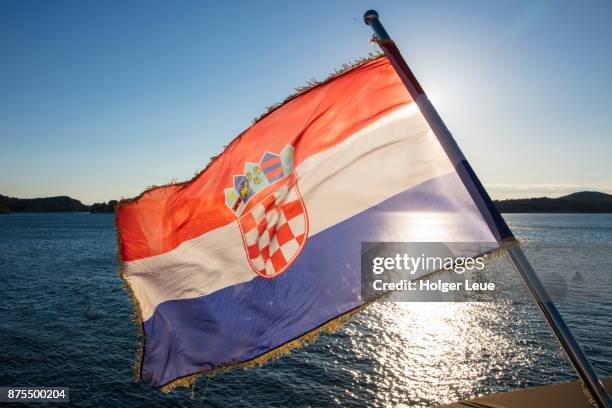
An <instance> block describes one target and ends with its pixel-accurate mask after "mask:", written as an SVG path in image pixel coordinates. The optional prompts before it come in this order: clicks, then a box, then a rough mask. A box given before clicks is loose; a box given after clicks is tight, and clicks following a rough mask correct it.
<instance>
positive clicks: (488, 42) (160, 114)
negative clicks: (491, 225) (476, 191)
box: [0, 0, 612, 203]
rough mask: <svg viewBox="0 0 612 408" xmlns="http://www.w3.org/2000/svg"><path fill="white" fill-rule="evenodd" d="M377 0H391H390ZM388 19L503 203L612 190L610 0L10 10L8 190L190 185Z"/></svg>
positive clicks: (5, 10)
mask: <svg viewBox="0 0 612 408" xmlns="http://www.w3.org/2000/svg"><path fill="white" fill-rule="evenodd" d="M378 3H379V4H378ZM372 7H375V8H376V9H378V11H379V13H380V15H381V20H382V22H383V23H384V24H385V26H386V28H387V30H388V31H389V33H390V34H391V36H392V37H393V38H394V39H395V41H396V43H397V44H398V46H399V48H400V50H401V51H402V53H403V54H404V57H405V58H406V59H407V61H408V63H409V65H411V67H412V68H413V71H414V72H415V73H416V75H417V77H418V78H419V80H420V81H421V83H422V85H423V87H424V88H425V90H426V91H427V92H428V94H429V95H430V98H431V99H432V101H433V103H434V104H435V105H436V107H437V108H438V110H439V112H440V114H441V116H442V118H443V119H444V120H445V122H446V124H447V126H448V127H449V129H450V130H451V131H452V133H453V134H454V136H455V138H456V139H457V141H458V142H459V145H460V146H461V147H462V149H463V151H464V153H465V154H466V156H467V157H468V159H469V160H470V162H471V163H472V166H473V167H474V169H475V170H476V172H477V174H478V175H479V177H480V178H481V180H482V181H483V183H484V184H485V186H486V187H487V189H488V190H489V192H490V193H491V195H492V196H494V197H497V198H504V197H524V196H533V195H549V196H559V195H562V194H565V193H568V192H572V191H576V190H584V189H597V190H600V191H607V192H612V180H611V178H610V176H611V175H612V158H611V154H612V138H611V137H610V136H611V132H612V80H611V79H610V73H612V24H610V16H611V15H612V3H611V2H605V1H601V2H597V1H592V2H584V3H583V2H578V1H576V2H561V1H552V2H547V1H530V2H523V1H512V2H491V1H469V2H459V1H457V2H451V1H442V2H439V1H428V2H407V1H402V2H393V1H385V2H373V1H368V2H366V1H350V2H349V1H338V2H323V1H322V2H316V1H308V2H246V1H244V2H212V1H209V2H204V1H176V2H170V1H130V2H125V1H114V0H109V1H74V2H72V1H8V0H3V1H2V2H0V55H1V58H0V143H1V144H0V146H1V147H0V174H2V178H0V194H5V195H11V196H17V197H36V196H52V195H70V196H73V197H75V198H78V199H81V200H82V201H84V202H86V203H92V202H94V201H106V200H109V199H113V198H120V197H132V196H135V195H137V194H138V193H139V192H140V191H141V190H143V189H144V188H146V187H148V186H150V185H153V184H163V183H166V182H168V181H170V180H172V179H178V180H183V179H188V178H190V177H191V176H192V175H193V174H194V173H195V172H196V171H197V170H199V169H201V168H203V167H204V166H205V165H206V163H207V162H208V160H209V158H210V157H211V156H213V155H215V154H218V153H219V152H220V151H221V150H222V148H223V146H224V145H225V144H226V143H227V142H228V141H230V140H231V139H233V138H234V136H236V135H237V134H238V133H240V132H241V131H242V130H244V129H245V128H247V127H248V126H249V125H250V123H251V120H252V119H253V118H254V117H256V116H258V115H259V114H260V113H262V112H263V111H264V109H265V107H266V106H268V105H270V104H272V103H275V102H277V101H280V100H282V99H283V98H284V97H285V96H287V95H289V94H291V93H292V92H293V89H294V88H295V87H297V86H300V85H303V84H305V83H306V82H307V81H308V80H309V79H310V78H318V79H322V78H325V76H326V75H327V74H328V73H329V72H331V71H333V69H334V68H336V67H339V66H340V65H341V64H343V63H345V62H348V61H351V60H353V59H356V58H358V57H361V56H365V55H367V54H368V53H369V52H370V51H373V50H374V46H372V45H369V44H368V38H369V36H370V35H371V31H370V29H369V28H368V27H366V26H365V25H364V24H363V22H362V15H363V12H364V11H365V10H367V9H368V8H372Z"/></svg>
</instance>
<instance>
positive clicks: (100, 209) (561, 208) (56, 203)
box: [0, 191, 612, 214]
mask: <svg viewBox="0 0 612 408" xmlns="http://www.w3.org/2000/svg"><path fill="white" fill-rule="evenodd" d="M494 203H495V205H496V206H497V208H498V209H499V211H500V212H502V213H612V195H610V194H606V193H599V192H596V191H582V192H578V193H573V194H569V195H566V196H563V197H559V198H548V197H539V198H521V199H514V200H501V201H500V200H496V201H494ZM116 206H117V200H110V201H108V202H106V203H94V204H92V205H86V204H83V203H82V202H81V201H79V200H77V199H74V198H72V197H68V196H58V197H45V198H14V197H7V196H4V195H1V194H0V214H9V213H12V212H13V213H20V212H90V213H114V212H115V207H116Z"/></svg>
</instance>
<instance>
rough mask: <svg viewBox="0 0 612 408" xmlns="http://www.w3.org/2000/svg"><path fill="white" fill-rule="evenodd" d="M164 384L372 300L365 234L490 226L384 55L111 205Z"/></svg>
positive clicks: (427, 233)
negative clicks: (179, 174)
mask: <svg viewBox="0 0 612 408" xmlns="http://www.w3.org/2000/svg"><path fill="white" fill-rule="evenodd" d="M116 223H117V229H118V237H119V246H120V252H121V275H122V277H123V278H124V280H125V281H126V283H127V285H128V287H129V288H130V290H131V292H132V294H133V297H134V301H135V304H136V305H137V313H138V316H139V319H141V321H142V328H143V331H144V349H143V353H142V356H141V361H140V367H139V373H140V376H141V377H142V379H143V380H144V381H145V382H147V383H148V384H150V385H152V386H155V387H163V386H165V387H166V388H171V387H172V386H174V385H185V384H187V383H188V382H189V381H191V380H192V379H193V378H194V375H198V374H200V373H206V372H211V371H213V370H215V369H219V368H224V367H231V366H237V365H241V364H242V365H244V364H250V363H256V362H260V361H263V359H265V358H267V357H269V356H274V355H276V354H278V353H280V352H283V351H285V350H287V349H288V348H290V347H293V346H294V345H298V344H300V342H301V341H303V340H304V339H307V338H310V337H312V336H313V335H314V334H316V333H317V332H318V331H319V330H321V329H329V328H333V327H335V326H336V325H337V323H338V322H339V321H340V320H342V319H343V318H346V317H348V316H350V315H351V314H352V313H354V312H355V311H356V310H358V309H359V307H361V306H362V305H363V303H364V300H363V299H361V295H360V245H361V242H411V241H413V242H424V241H431V242H491V243H494V244H496V242H497V240H496V238H495V234H494V233H493V232H492V231H491V229H490V227H489V226H487V223H486V221H485V219H484V218H483V215H482V213H481V210H479V209H478V207H477V206H476V205H475V204H474V202H473V201H472V199H471V197H470V194H469V193H468V192H467V191H466V188H465V187H464V185H463V183H462V182H461V179H460V177H459V176H458V174H457V172H456V170H455V168H454V167H453V164H452V163H451V162H450V161H449V160H448V158H447V156H446V154H445V153H444V150H443V149H442V147H441V146H440V144H439V142H438V140H437V139H436V137H435V135H434V134H433V132H432V131H431V129H430V128H429V126H428V124H427V122H426V121H425V119H424V118H423V116H422V114H421V113H420V111H419V109H418V108H417V107H416V105H415V103H414V102H413V101H412V100H411V98H410V96H409V94H408V92H407V91H406V89H405V88H404V86H403V84H402V82H401V80H400V79H399V77H398V76H397V74H396V73H395V71H394V69H393V67H392V65H391V63H390V62H389V60H388V59H387V58H385V57H377V58H375V59H372V60H368V61H366V62H363V63H361V64H358V65H357V66H356V67H354V68H352V69H349V70H347V71H346V72H343V73H341V74H339V75H336V76H334V77H333V78H331V79H330V80H328V81H326V82H323V83H321V84H317V85H315V86H313V87H311V88H310V89H308V90H305V91H303V92H301V93H300V94H299V95H297V96H295V97H293V98H291V99H289V100H288V101H286V102H285V103H283V104H282V105H281V106H279V107H277V108H275V109H273V110H271V111H270V112H269V113H268V114H266V115H265V116H264V117H263V118H261V119H260V120H259V121H257V122H256V123H255V124H254V125H253V126H252V127H250V128H249V129H247V130H246V131H245V132H243V133H242V134H241V135H240V136H239V137H238V138H236V139H235V140H234V141H233V142H232V143H231V144H230V145H229V146H228V147H227V148H226V149H225V151H224V152H223V153H221V155H219V156H218V157H216V158H215V160H213V161H212V162H211V163H210V165H209V166H208V167H207V168H206V169H205V170H204V171H202V172H201V173H200V174H198V175H197V176H196V177H195V178H193V179H192V180H190V181H189V182H186V183H182V184H175V185H168V186H164V187H158V188H154V189H151V190H148V191H146V192H144V193H143V194H141V195H140V196H139V197H137V198H136V199H132V200H125V201H123V202H121V203H120V205H119V207H118V209H117V221H116Z"/></svg>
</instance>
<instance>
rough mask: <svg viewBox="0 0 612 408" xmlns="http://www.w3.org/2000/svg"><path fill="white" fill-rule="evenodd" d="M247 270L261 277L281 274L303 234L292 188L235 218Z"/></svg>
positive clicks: (297, 200)
mask: <svg viewBox="0 0 612 408" xmlns="http://www.w3.org/2000/svg"><path fill="white" fill-rule="evenodd" d="M239 222H240V226H241V228H242V233H243V234H244V238H245V243H246V247H247V252H248V256H249V259H250V262H251V266H252V267H253V269H254V270H255V272H256V273H257V274H259V275H261V276H264V277H267V278H271V277H274V276H276V275H279V274H280V273H282V272H283V271H284V270H285V269H286V268H287V267H288V266H289V265H290V264H291V262H292V261H293V260H294V258H295V257H297V255H298V253H299V251H300V248H301V247H302V246H303V244H304V240H305V237H306V234H307V220H306V211H305V210H304V206H303V204H302V200H301V199H300V197H299V196H298V192H297V189H296V187H295V186H294V187H288V186H283V187H281V188H279V189H278V190H276V191H275V192H274V193H273V194H270V195H269V196H267V197H266V198H265V199H264V200H263V201H262V202H260V203H259V204H257V205H256V206H255V207H253V208H252V209H251V210H250V211H249V212H248V213H247V214H244V215H242V216H241V217H240V218H239Z"/></svg>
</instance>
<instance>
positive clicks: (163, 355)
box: [142, 173, 478, 387]
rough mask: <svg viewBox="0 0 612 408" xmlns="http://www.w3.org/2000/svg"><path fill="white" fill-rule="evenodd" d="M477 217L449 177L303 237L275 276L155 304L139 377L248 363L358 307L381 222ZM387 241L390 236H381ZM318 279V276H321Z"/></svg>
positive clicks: (157, 382)
mask: <svg viewBox="0 0 612 408" xmlns="http://www.w3.org/2000/svg"><path fill="white" fill-rule="evenodd" d="M457 205H459V207H460V208H462V212H460V213H457V212H455V214H457V215H458V216H459V217H463V216H466V208H467V211H473V212H475V213H477V212H478V210H477V209H476V207H475V206H474V205H473V204H472V202H471V199H470V197H469V195H468V193H467V192H466V191H465V189H464V187H463V185H462V183H461V180H460V179H459V178H458V177H457V175H456V174H455V173H452V174H449V175H446V176H442V177H439V178H436V179H432V180H429V181H427V182H425V183H423V184H420V185H419V186H416V187H413V188H411V189H409V190H406V191H404V192H402V193H400V194H398V195H396V196H394V197H392V198H390V199H388V200H386V201H384V202H382V203H380V204H378V205H376V206H375V207H372V208H369V209H368V210H366V211H364V212H362V213H360V214H357V215H355V216H353V217H351V218H349V219H347V220H345V221H343V222H341V223H339V224H336V225H334V226H333V227H330V228H328V229H326V230H324V231H322V232H320V233H318V234H316V235H315V236H312V237H310V238H309V240H308V242H307V243H306V246H305V248H304V250H303V253H302V254H301V256H300V257H299V258H298V260H297V261H296V262H295V263H294V264H293V265H292V266H291V267H290V268H289V269H288V270H287V271H286V272H285V273H284V274H282V275H280V276H279V277H278V278H275V279H272V280H268V279H263V278H259V277H258V278H255V279H253V280H251V281H249V282H245V283H241V284H238V285H234V286H230V287H227V288H224V289H221V290H219V291H216V292H214V293H212V294H209V295H206V296H202V297H198V298H194V299H185V300H173V301H168V302H164V303H162V304H160V305H159V306H158V307H157V309H156V311H155V313H154V315H153V317H151V318H150V319H149V320H147V321H146V322H144V330H145V334H146V342H145V353H144V356H145V357H144V361H143V365H142V378H143V379H144V380H145V381H146V382H148V383H150V384H151V385H153V386H155V387H159V386H162V385H165V384H167V383H169V382H171V381H173V380H175V379H177V378H180V377H183V376H186V375H190V374H192V373H194V372H197V371H202V370H209V369H212V368H214V367H217V366H220V365H227V364H231V363H239V362H244V361H248V360H251V359H254V358H256V357H258V356H260V355H262V354H264V353H266V352H268V351H270V350H272V349H274V348H277V347H279V346H281V345H283V344H285V343H287V342H289V341H291V340H293V339H295V338H298V337H300V336H301V335H303V334H305V333H307V332H309V331H311V330H313V329H315V328H317V327H318V326H320V325H321V324H323V323H325V322H327V321H329V320H332V319H334V318H335V317H337V316H338V315H340V314H343V313H345V312H347V311H350V310H351V309H354V308H355V307H357V306H359V305H360V304H361V301H360V291H361V286H360V285H361V282H360V262H361V259H360V253H361V242H362V241H372V242H375V241H392V240H393V238H392V237H391V238H390V237H389V236H386V228H385V226H384V225H382V224H381V220H382V219H383V218H382V216H383V215H384V216H385V218H384V219H385V220H387V222H388V220H389V218H388V215H389V214H393V213H396V214H398V215H399V216H401V211H419V210H426V211H429V212H431V211H453V210H454V211H457V208H458V207H457ZM387 235H388V234H387ZM322 274H324V277H322Z"/></svg>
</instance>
